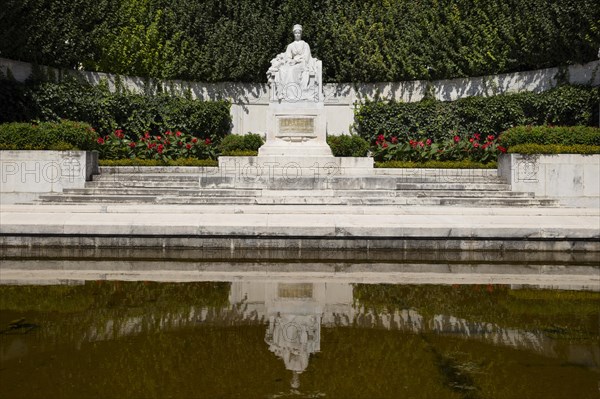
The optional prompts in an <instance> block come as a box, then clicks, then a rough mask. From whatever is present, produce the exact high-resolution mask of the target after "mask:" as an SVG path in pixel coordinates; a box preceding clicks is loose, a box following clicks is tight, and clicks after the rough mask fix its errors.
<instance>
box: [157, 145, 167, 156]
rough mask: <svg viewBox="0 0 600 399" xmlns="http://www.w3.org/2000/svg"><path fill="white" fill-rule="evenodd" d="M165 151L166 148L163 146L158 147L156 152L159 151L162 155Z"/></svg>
mask: <svg viewBox="0 0 600 399" xmlns="http://www.w3.org/2000/svg"><path fill="white" fill-rule="evenodd" d="M164 149H165V146H164V145H162V144H159V145H158V148H157V149H156V151H158V153H159V154H162V152H163V150H164Z"/></svg>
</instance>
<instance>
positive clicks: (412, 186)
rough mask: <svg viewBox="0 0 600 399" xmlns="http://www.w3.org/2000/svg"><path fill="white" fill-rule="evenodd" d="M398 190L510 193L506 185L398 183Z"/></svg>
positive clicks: (508, 186)
mask: <svg viewBox="0 0 600 399" xmlns="http://www.w3.org/2000/svg"><path fill="white" fill-rule="evenodd" d="M396 189H397V190H457V191H465V190H472V191H491V190H493V191H508V190H510V185H509V184H506V183H398V184H397V185H396Z"/></svg>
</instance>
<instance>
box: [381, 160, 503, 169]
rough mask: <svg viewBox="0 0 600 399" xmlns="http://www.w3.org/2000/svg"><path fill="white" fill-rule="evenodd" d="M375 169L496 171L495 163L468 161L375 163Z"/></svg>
mask: <svg viewBox="0 0 600 399" xmlns="http://www.w3.org/2000/svg"><path fill="white" fill-rule="evenodd" d="M375 167H376V168H401V169H413V168H418V169H421V168H425V169H496V167H497V164H496V162H488V163H481V162H473V161H469V160H464V161H425V162H412V161H388V162H375Z"/></svg>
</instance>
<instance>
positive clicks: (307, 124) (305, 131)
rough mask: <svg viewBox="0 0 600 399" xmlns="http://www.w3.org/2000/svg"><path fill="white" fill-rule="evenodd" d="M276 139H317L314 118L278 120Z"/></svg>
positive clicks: (285, 118)
mask: <svg viewBox="0 0 600 399" xmlns="http://www.w3.org/2000/svg"><path fill="white" fill-rule="evenodd" d="M277 127H278V129H277V133H276V135H275V137H279V138H283V139H286V138H288V139H292V140H294V139H296V140H298V139H312V138H315V137H317V134H316V132H315V120H314V118H292V117H284V118H278V126H277Z"/></svg>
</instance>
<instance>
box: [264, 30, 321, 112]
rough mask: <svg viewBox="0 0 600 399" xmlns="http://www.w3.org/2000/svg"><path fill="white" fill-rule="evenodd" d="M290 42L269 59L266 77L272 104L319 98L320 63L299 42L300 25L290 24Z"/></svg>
mask: <svg viewBox="0 0 600 399" xmlns="http://www.w3.org/2000/svg"><path fill="white" fill-rule="evenodd" d="M293 32H294V39H295V40H294V41H293V42H292V43H290V44H289V45H288V46H287V49H286V51H285V53H280V54H278V55H277V57H275V58H273V59H272V60H271V67H270V68H269V70H268V71H267V77H268V79H269V83H270V85H271V90H272V95H271V100H272V101H283V102H296V101H314V102H319V101H320V99H321V96H320V91H321V69H322V67H321V61H319V60H317V59H316V58H313V57H312V55H311V53H310V46H309V45H308V43H306V42H305V41H304V40H302V25H294V29H293Z"/></svg>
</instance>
